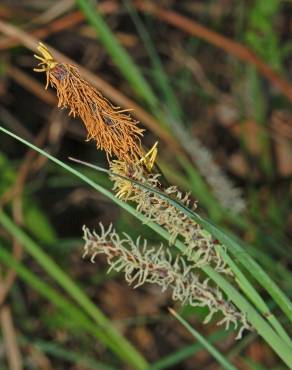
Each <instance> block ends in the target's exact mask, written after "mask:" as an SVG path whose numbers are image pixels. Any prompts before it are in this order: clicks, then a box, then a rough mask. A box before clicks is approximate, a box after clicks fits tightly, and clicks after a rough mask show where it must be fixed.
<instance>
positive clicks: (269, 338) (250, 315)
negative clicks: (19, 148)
mask: <svg viewBox="0 0 292 370" xmlns="http://www.w3.org/2000/svg"><path fill="white" fill-rule="evenodd" d="M0 131H3V132H5V133H6V134H7V135H10V136H11V137H14V138H15V139H16V140H18V141H20V142H22V143H24V144H25V145H27V146H28V147H30V148H32V149H34V150H36V151H37V152H39V153H41V154H43V155H44V156H46V157H47V158H49V159H50V160H52V161H53V162H55V163H56V164H58V165H60V166H62V167H63V168H65V169H66V170H68V171H69V172H71V173H72V174H74V175H75V176H77V177H79V178H80V179H82V180H83V181H85V182H86V183H87V184H89V185H90V186H92V187H93V188H94V189H96V190H98V191H100V192H101V193H102V194H104V195H106V196H107V197H109V198H110V199H112V200H113V201H114V202H115V203H116V204H118V205H119V206H121V207H122V208H124V209H125V210H127V211H128V212H129V213H131V214H132V215H134V216H135V217H136V218H138V219H139V220H141V221H142V222H144V223H147V226H149V227H151V228H152V229H153V230H154V231H155V232H157V233H158V234H160V235H161V236H162V237H163V238H165V239H166V240H169V237H170V236H169V233H168V232H167V231H166V230H165V229H163V228H162V227H160V226H159V225H157V224H155V223H154V222H149V220H148V219H147V217H146V216H145V215H143V214H141V213H140V212H138V211H137V210H135V209H134V208H133V207H131V206H129V205H128V204H127V203H125V202H123V201H121V200H119V199H117V198H116V197H115V196H114V195H113V194H112V193H111V192H110V191H108V190H106V189H104V188H103V187H102V186H100V185H98V184H96V183H95V182H93V181H92V180H90V179H89V178H88V177H86V176H84V175H83V174H82V173H80V172H79V171H77V170H75V169H73V168H72V167H70V166H69V165H67V164H65V163H63V162H62V161H60V160H58V159H57V158H55V157H53V156H52V155H50V154H48V153H46V152H45V151H43V150H42V149H40V148H38V147H36V146H34V145H33V144H31V143H29V142H27V141H26V140H24V139H23V138H21V137H19V136H17V135H15V134H13V133H12V132H10V131H9V130H6V129H4V128H3V127H1V126H0ZM105 171H106V170H105ZM131 181H132V180H131ZM132 182H134V183H136V182H135V181H132ZM137 185H138V186H141V187H144V188H146V189H148V188H149V187H148V186H146V185H142V184H140V183H137ZM148 190H149V191H152V192H154V193H157V194H159V196H160V197H161V198H163V199H166V200H167V201H168V202H169V203H170V204H172V205H174V206H175V207H177V208H178V209H180V210H181V211H183V212H184V213H185V214H187V215H188V216H189V217H191V218H193V219H195V220H196V221H197V222H198V223H199V224H201V225H202V226H203V227H205V228H206V230H208V231H209V232H210V233H211V234H213V235H214V236H215V237H217V238H218V239H219V240H220V241H221V242H222V243H223V244H225V245H226V246H227V247H230V248H232V246H233V244H236V242H235V241H232V240H231V239H230V238H229V237H228V236H227V235H226V234H224V233H223V232H222V231H221V230H219V229H218V228H216V227H215V226H213V225H212V224H211V223H209V222H208V221H206V220H204V219H202V218H201V217H200V216H199V215H197V214H195V213H194V212H192V211H190V210H189V209H187V208H186V207H185V206H183V205H181V204H179V203H178V202H176V201H174V200H172V199H171V198H169V197H168V196H166V195H165V194H163V193H160V192H159V191H158V190H156V189H152V188H149V189H148ZM175 246H176V247H177V248H179V249H180V250H181V251H182V252H184V250H185V248H186V247H185V246H184V244H183V243H181V242H180V241H178V240H177V241H176V242H175ZM238 248H239V251H240V250H241V247H240V246H238ZM250 259H251V260H252V258H251V257H250ZM202 270H203V271H204V272H205V273H206V274H207V275H208V276H209V277H210V278H211V279H212V280H213V281H214V282H216V284H217V285H218V286H219V287H220V288H221V289H222V291H224V292H225V294H226V295H227V297H228V298H229V299H230V300H231V301H232V302H233V303H234V304H235V305H236V306H237V307H238V308H239V309H240V311H241V312H243V313H244V314H245V315H246V317H247V319H248V321H249V322H250V323H251V324H252V326H253V327H254V328H255V330H257V332H258V333H259V335H261V336H262V337H263V338H264V340H265V341H266V342H267V343H268V344H269V345H270V347H271V348H273V350H274V351H275V352H276V353H277V354H278V355H279V357H280V358H281V359H282V360H283V361H284V362H285V363H286V364H287V365H288V366H290V364H291V363H292V348H291V347H290V346H288V345H287V343H286V342H285V341H283V340H282V338H281V337H279V336H278V334H276V333H275V331H274V330H273V329H272V327H271V326H270V325H269V324H268V323H267V322H266V320H265V319H264V318H263V317H262V316H261V315H260V314H259V313H258V312H257V311H256V310H255V309H254V307H253V306H252V305H251V304H250V303H249V302H248V301H247V300H246V299H245V298H244V297H243V296H242V295H241V294H239V292H238V291H237V290H236V289H235V288H234V287H233V286H232V285H231V284H230V283H229V282H228V281H227V280H226V279H225V278H223V277H222V276H221V275H220V274H219V273H217V272H216V271H215V270H214V269H212V268H211V267H209V266H205V267H203V268H202ZM251 273H252V271H251ZM278 289H279V288H278Z"/></svg>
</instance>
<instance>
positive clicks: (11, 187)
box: [0, 0, 292, 370]
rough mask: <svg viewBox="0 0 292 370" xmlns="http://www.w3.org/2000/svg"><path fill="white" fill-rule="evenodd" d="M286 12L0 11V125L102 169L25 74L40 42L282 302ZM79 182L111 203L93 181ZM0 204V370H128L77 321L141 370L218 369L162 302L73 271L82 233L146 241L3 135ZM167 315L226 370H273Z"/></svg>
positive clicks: (122, 216) (290, 258)
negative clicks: (235, 241) (129, 353)
mask: <svg viewBox="0 0 292 370" xmlns="http://www.w3.org/2000/svg"><path fill="white" fill-rule="evenodd" d="M291 11H292V3H291V1H288V0H286V1H285V0H282V1H281V0H267V1H263V0H254V1H244V0H238V1H232V0H218V1H211V0H208V1H203V0H202V1H200V0H198V1H191V0H189V1H188V0H185V1H175V0H162V1H160V2H155V1H149V2H148V1H134V0H122V1H113V0H103V1H99V2H98V3H97V2H95V1H89V0H77V1H75V2H74V1H73V0H45V1H36V0H26V1H24V0H19V1H13V0H10V1H9V0H8V1H7V0H2V1H1V3H0V102H1V104H0V123H1V125H2V126H3V127H5V128H8V129H10V130H11V131H13V132H14V133H16V134H17V135H19V136H21V137H23V138H24V139H26V140H28V141H30V142H32V143H34V144H35V145H37V146H38V147H41V148H43V149H45V150H46V151H47V152H49V153H51V154H53V155H54V156H56V157H58V158H59V159H61V160H63V161H64V162H68V156H72V157H76V158H79V159H81V160H84V161H88V162H91V163H94V164H98V165H102V166H104V167H107V161H106V159H105V156H104V154H103V153H102V152H100V151H97V150H96V148H95V144H94V143H93V142H88V143H86V142H85V138H86V131H85V129H84V127H83V125H82V123H81V122H79V121H78V119H73V118H72V117H68V116H67V112H66V111H65V110H63V111H61V110H59V109H58V108H57V107H56V101H57V100H56V97H55V92H54V91H52V90H51V89H50V88H49V89H48V90H45V89H44V84H45V76H44V75H41V74H38V75H37V74H35V73H34V72H32V68H33V67H34V66H35V65H36V60H35V59H34V58H33V53H34V52H35V51H36V50H35V44H34V42H35V40H43V41H44V42H45V43H46V44H47V45H49V47H53V48H54V49H56V50H58V52H59V53H61V54H58V57H59V58H58V60H60V61H65V60H66V57H69V58H71V61H73V62H72V63H74V64H76V65H80V66H82V67H83V69H82V73H83V75H84V76H85V78H87V79H88V80H89V81H90V82H91V83H92V84H94V86H96V87H97V88H98V89H99V90H100V91H101V92H102V93H103V94H104V95H105V96H106V97H107V98H108V99H109V100H111V101H112V102H113V103H114V104H116V105H119V106H122V107H123V108H127V109H128V108H133V109H134V111H133V113H132V114H133V116H134V117H135V118H137V119H138V120H139V121H140V122H141V125H142V126H143V127H144V128H145V129H146V130H147V131H146V133H145V138H144V144H145V145H146V146H148V147H150V146H151V145H152V144H153V143H154V142H155V141H156V140H159V158H158V164H159V167H160V168H161V170H162V172H163V173H164V175H165V177H166V178H167V180H168V181H169V183H172V184H176V185H178V186H179V187H180V189H182V190H184V191H191V193H192V195H193V197H194V199H196V200H197V201H198V207H199V213H200V214H202V215H204V216H206V217H207V218H209V219H210V220H211V221H213V222H216V224H217V225H219V226H220V227H221V228H222V229H225V230H228V231H229V232H230V233H232V234H233V235H236V236H238V237H240V238H241V240H243V241H244V242H245V243H246V245H248V246H246V248H248V252H249V253H250V254H251V255H252V256H253V257H254V258H255V260H257V261H259V262H260V264H261V266H262V267H263V268H264V269H265V270H266V271H267V272H268V273H269V275H270V277H271V278H272V279H273V281H274V282H276V283H277V284H278V285H279V286H280V288H282V290H283V291H284V292H285V293H286V295H287V296H288V297H291V296H292V273H291V262H292V254H291V236H292V235H291V229H292V214H291V190H292V188H291V178H292V177H291V175H292V155H291V152H292V142H291V140H292V120H291V117H292V112H291V101H292V86H291V85H290V84H289V79H290V80H291V74H292V70H291V68H292V65H291V49H292V43H291V28H292V23H291ZM65 56H66V57H65ZM289 56H290V59H289ZM81 171H82V172H83V173H85V174H88V175H89V176H90V178H92V179H93V180H94V181H96V182H97V183H99V184H101V185H102V186H103V187H105V188H108V189H110V188H111V184H110V182H109V180H108V178H107V177H106V176H105V175H103V174H101V173H97V172H93V171H92V170H88V169H87V168H82V169H81ZM0 194H1V208H2V210H3V211H4V212H5V213H1V218H0V222H1V224H2V226H1V225H0V243H1V245H0V251H1V252H0V262H1V264H0V272H1V277H0V328H1V335H0V369H1V370H2V369H3V370H5V369H12V370H18V369H48V370H50V369H56V370H59V369H129V368H132V367H131V365H127V364H126V363H127V361H123V356H120V357H119V356H117V352H118V350H117V351H116V352H115V351H112V349H113V347H111V345H109V346H107V345H106V343H105V342H104V341H100V335H101V334H100V333H99V332H98V330H95V329H94V326H93V323H92V321H91V319H90V318H88V315H87V314H89V316H90V315H91V316H92V317H95V318H97V316H98V315H99V314H100V315H102V313H103V314H104V315H106V316H107V317H108V318H109V319H110V321H111V322H112V323H114V325H115V326H116V327H117V328H118V329H119V331H120V333H122V335H123V336H124V337H126V338H127V339H128V340H129V341H130V342H131V343H132V345H133V346H134V347H135V348H136V350H137V351H139V352H140V353H141V354H142V355H143V357H144V358H145V359H146V360H147V361H148V362H149V363H151V364H153V365H152V366H151V367H148V368H149V369H150V368H151V369H178V370H180V369H218V368H220V365H218V363H217V362H216V360H215V359H214V358H213V357H212V356H211V355H210V353H209V352H208V351H206V350H204V349H203V347H202V346H201V344H200V343H193V337H192V336H191V335H190V334H189V333H188V332H187V331H186V330H185V329H184V328H183V327H182V326H180V325H179V323H177V322H175V321H174V319H173V318H172V317H170V315H169V313H168V311H167V307H169V306H173V305H174V306H175V304H174V303H173V302H171V300H170V296H169V294H168V293H167V292H165V293H163V294H161V292H160V291H159V289H157V288H156V287H153V286H145V287H143V288H140V289H139V290H133V289H132V288H131V287H128V286H127V284H126V283H125V282H124V280H123V277H122V276H121V275H119V274H113V273H111V274H108V275H107V274H106V270H107V267H106V263H105V261H104V259H103V258H100V259H98V261H97V263H95V264H90V263H88V261H84V260H83V259H82V253H83V250H82V245H83V243H82V239H81V236H82V225H84V224H85V225H87V226H88V227H90V228H94V227H97V225H98V222H99V221H102V222H103V223H104V224H106V225H107V224H109V223H110V222H113V223H114V224H115V226H116V228H117V229H118V230H119V231H126V232H127V233H128V234H130V235H131V236H133V237H137V236H138V235H143V236H144V237H147V238H148V239H149V240H150V241H152V242H153V243H158V242H159V237H158V236H157V235H155V234H154V233H153V231H152V230H151V229H149V228H147V226H145V225H143V224H141V223H139V222H138V220H136V219H135V218H133V217H132V216H130V215H129V214H128V213H126V212H125V211H123V210H121V209H120V208H118V207H117V206H116V205H115V204H113V203H112V202H110V201H109V200H108V199H107V198H105V197H103V196H102V195H101V194H99V193H98V192H96V191H95V190H93V189H91V188H89V187H88V186H87V185H85V184H84V183H83V182H82V181H81V180H80V179H78V178H76V177H73V176H72V175H69V174H68V173H67V172H66V171H65V170H64V169H63V168H61V167H58V166H56V165H55V164H52V163H51V162H49V161H47V159H46V158H45V157H43V156H41V155H39V154H37V153H36V152H34V151H32V150H30V149H28V148H27V147H25V146H23V145H22V144H20V143H18V142H16V141H15V140H13V139H12V138H9V137H8V136H6V135H4V134H3V133H1V140H0ZM1 212H2V211H1ZM7 215H9V219H7V218H5V217H7ZM21 230H22V231H21ZM19 233H21V235H20V234H19ZM17 235H20V239H22V240H24V244H25V243H27V244H28V245H30V244H31V243H32V244H33V247H31V248H32V249H31V252H30V253H27V250H26V249H24V247H23V243H21V242H19V238H17ZM28 238H29V239H28ZM28 240H29V241H28ZM25 241H26V242H25ZM4 251H5V253H4ZM48 258H50V259H48ZM51 259H52V260H54V261H55V263H56V265H54V264H50V262H51ZM15 268H16V270H17V273H15V272H14V269H15ZM254 284H256V283H254ZM64 290H66V293H65V292H64ZM263 298H264V299H266V300H267V303H268V304H269V306H270V309H271V310H273V309H274V308H275V307H274V306H273V302H271V301H269V299H270V298H269V296H268V295H267V294H266V293H263ZM86 299H87V300H86ZM81 302H83V303H81ZM85 302H86V303H85ZM175 307H176V308H177V309H178V310H180V312H181V314H183V315H184V317H186V318H187V319H188V321H189V322H191V323H192V325H193V327H195V328H196V329H197V330H198V331H199V332H200V333H201V334H203V335H204V337H206V338H208V339H209V341H210V342H212V343H214V344H215V345H216V347H217V348H219V350H220V351H221V352H222V353H224V356H225V357H226V358H228V359H230V360H231V361H232V362H233V364H234V365H235V366H236V367H237V368H238V369H272V368H273V369H284V368H285V367H284V365H282V363H281V361H280V360H279V359H278V357H276V355H275V354H274V353H273V352H272V351H271V350H270V348H269V347H268V346H267V345H266V344H264V343H263V341H262V340H261V339H260V338H259V337H258V336H257V335H256V334H255V333H248V334H246V335H245V336H244V339H243V340H241V341H239V342H237V341H234V333H232V332H228V331H227V332H226V331H224V330H223V329H222V328H218V327H217V326H216V325H215V323H214V324H212V323H211V324H209V325H208V326H203V325H202V322H203V318H204V317H205V314H206V312H205V311H204V309H193V308H192V309H191V308H189V307H184V308H183V309H182V310H181V309H180V308H179V305H177V306H175ZM99 310H100V311H99ZM90 312H91V314H90ZM275 313H276V314H277V315H278V316H279V317H280V318H281V312H280V311H278V310H276V312H275ZM284 320H285V319H284ZM93 321H94V320H93ZM283 324H285V321H284V322H283ZM115 346H117V344H115ZM118 346H119V345H118ZM123 348H125V347H123ZM8 349H9V350H8ZM114 353H115V354H114ZM144 365H145V364H144ZM144 365H143V361H142V360H141V367H140V368H146V367H145V366H144ZM137 368H139V367H137Z"/></svg>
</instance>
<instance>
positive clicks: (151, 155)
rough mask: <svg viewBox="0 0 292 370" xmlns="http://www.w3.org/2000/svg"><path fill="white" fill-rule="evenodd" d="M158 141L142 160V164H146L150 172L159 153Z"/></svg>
mask: <svg viewBox="0 0 292 370" xmlns="http://www.w3.org/2000/svg"><path fill="white" fill-rule="evenodd" d="M157 146H158V141H156V143H155V144H154V145H153V147H152V148H151V149H150V150H149V151H148V152H147V153H146V154H145V155H144V156H143V157H142V158H141V159H140V163H142V164H144V165H145V167H146V168H147V170H148V171H149V172H151V170H152V168H153V166H154V163H155V160H156V157H157V153H158V148H157Z"/></svg>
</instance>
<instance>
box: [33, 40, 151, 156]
mask: <svg viewBox="0 0 292 370" xmlns="http://www.w3.org/2000/svg"><path fill="white" fill-rule="evenodd" d="M38 50H39V52H40V53H41V54H42V55H43V56H39V55H35V57H36V58H37V59H39V60H40V61H41V62H40V63H39V68H34V71H36V72H45V73H46V77H47V83H46V88H47V87H48V85H51V86H52V87H54V88H55V89H56V90H57V96H58V107H61V108H68V109H69V110H70V111H69V115H71V114H72V115H73V116H74V117H75V116H77V117H80V118H81V119H82V121H83V123H84V125H85V127H86V129H87V132H88V136H87V139H88V140H90V139H93V140H95V141H96V146H97V148H98V149H101V150H104V151H105V152H106V155H107V158H108V160H109V158H110V157H111V156H116V157H117V158H118V159H121V160H123V161H125V162H127V163H131V162H137V161H138V160H139V159H140V158H141V157H142V156H143V151H142V148H141V140H140V137H141V136H143V134H142V132H143V131H144V130H143V129H141V128H139V127H138V126H137V123H138V122H137V121H135V120H134V119H133V118H132V117H131V116H130V115H129V114H127V113H126V112H127V111H129V110H120V108H119V107H115V106H113V105H112V104H111V103H110V102H109V101H108V100H107V99H106V98H105V97H104V96H103V95H102V94H101V93H100V92H98V91H97V90H96V89H95V88H94V87H93V86H92V85H90V84H89V83H88V82H87V81H85V80H84V79H83V78H81V76H80V74H79V72H78V69H77V68H76V67H75V66H73V65H71V64H66V63H58V62H56V61H55V60H54V58H53V56H52V55H51V54H50V52H49V51H48V49H47V48H46V46H45V45H43V44H42V43H40V45H39V46H38Z"/></svg>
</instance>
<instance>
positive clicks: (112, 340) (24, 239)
mask: <svg viewBox="0 0 292 370" xmlns="http://www.w3.org/2000/svg"><path fill="white" fill-rule="evenodd" d="M0 223H1V224H2V225H3V226H4V227H5V229H6V230H7V231H9V232H10V233H11V234H12V235H13V236H14V237H15V238H16V239H17V240H18V241H19V242H20V243H21V244H22V245H23V247H24V248H25V249H26V251H27V252H28V253H30V254H31V255H32V256H33V257H34V258H35V259H36V261H38V263H39V264H40V265H41V266H42V267H43V268H44V270H45V271H47V273H48V274H49V275H51V276H52V277H53V278H54V279H55V280H56V281H57V282H58V283H59V284H60V286H61V287H62V288H63V289H64V290H65V291H66V292H67V293H68V294H69V295H70V296H71V297H72V298H73V299H74V300H75V301H76V302H77V303H78V305H79V306H80V307H82V308H83V310H84V311H85V312H86V313H87V314H88V315H89V316H90V317H91V318H92V319H93V320H94V321H95V323H96V324H97V325H98V330H101V332H102V333H103V334H102V335H101V339H102V340H103V341H104V342H106V344H107V345H108V346H109V347H110V348H111V349H112V350H113V351H115V352H116V353H117V355H119V356H120V357H121V358H122V359H123V360H124V361H127V362H128V363H129V364H131V365H132V366H133V367H134V368H135V369H138V370H140V369H141V370H143V369H145V368H146V367H147V362H146V361H145V360H144V358H143V357H142V356H141V355H140V354H139V353H138V352H137V350H136V349H135V348H134V347H133V346H132V345H131V344H130V343H129V342H128V341H127V340H126V339H125V338H124V337H123V336H122V335H121V334H119V332H118V331H117V330H116V329H115V328H114V326H113V325H112V324H111V323H110V321H109V320H108V319H107V318H106V316H105V315H104V314H103V313H102V312H101V311H100V310H99V309H98V307H96V305H95V304H94V303H93V302H92V301H91V300H90V299H89V298H88V297H87V295H86V294H85V293H84V292H83V291H82V290H81V288H79V287H78V286H77V285H76V284H75V283H74V281H73V280H72V279H71V278H70V277H69V276H68V275H67V274H66V273H65V272H63V271H62V270H61V268H60V267H59V266H58V265H57V264H56V263H55V262H54V261H53V260H52V259H51V258H50V257H49V256H48V255H47V254H46V253H45V252H43V251H42V249H41V248H40V247H39V246H38V245H37V244H36V243H35V242H34V241H33V240H31V239H30V238H29V237H28V236H27V235H26V234H25V233H24V232H23V231H22V230H21V229H20V228H19V227H18V226H17V225H15V224H14V223H13V221H12V220H11V219H10V218H9V217H8V216H7V215H6V214H5V213H4V212H3V211H2V210H0Z"/></svg>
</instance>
